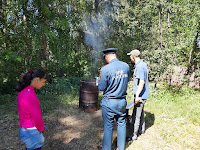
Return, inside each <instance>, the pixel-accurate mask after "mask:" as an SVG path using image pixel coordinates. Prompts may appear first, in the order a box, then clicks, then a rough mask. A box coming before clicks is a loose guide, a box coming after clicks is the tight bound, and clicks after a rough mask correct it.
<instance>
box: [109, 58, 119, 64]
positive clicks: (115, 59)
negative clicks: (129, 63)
mask: <svg viewBox="0 0 200 150" xmlns="http://www.w3.org/2000/svg"><path fill="white" fill-rule="evenodd" d="M115 61H119V60H118V59H117V58H114V59H112V60H111V61H110V63H112V62H115Z"/></svg>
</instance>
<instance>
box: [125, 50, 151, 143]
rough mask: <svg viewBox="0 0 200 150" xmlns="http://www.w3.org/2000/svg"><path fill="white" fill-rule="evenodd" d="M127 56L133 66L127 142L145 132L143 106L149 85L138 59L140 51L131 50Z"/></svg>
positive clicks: (144, 70)
mask: <svg viewBox="0 0 200 150" xmlns="http://www.w3.org/2000/svg"><path fill="white" fill-rule="evenodd" d="M127 55H129V56H130V60H131V62H132V64H133V65H134V76H133V82H134V83H133V84H134V85H133V94H134V103H135V105H134V108H133V114H132V128H131V133H130V136H129V137H128V139H127V141H132V140H137V136H138V134H143V133H144V132H145V119H144V104H145V102H146V100H147V99H148V98H149V83H148V71H147V65H146V63H144V62H143V61H142V60H141V59H140V51H139V50H136V49H135V50H132V51H131V52H130V53H128V54H127Z"/></svg>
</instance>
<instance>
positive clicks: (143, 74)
mask: <svg viewBox="0 0 200 150" xmlns="http://www.w3.org/2000/svg"><path fill="white" fill-rule="evenodd" d="M133 78H134V79H133V82H134V83H133V84H134V85H133V93H134V95H135V94H136V92H137V89H138V85H139V79H142V80H144V82H145V84H144V87H143V90H142V92H141V93H140V95H139V97H142V99H148V98H149V81H148V71H147V65H146V63H144V62H143V61H142V60H139V61H138V62H137V63H136V64H135V69H134V76H133Z"/></svg>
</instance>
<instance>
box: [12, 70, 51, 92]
mask: <svg viewBox="0 0 200 150" xmlns="http://www.w3.org/2000/svg"><path fill="white" fill-rule="evenodd" d="M37 77H39V78H40V79H48V75H47V73H45V72H44V71H43V70H41V69H33V70H29V71H28V72H26V73H25V74H24V75H23V77H22V79H21V80H20V81H19V83H18V85H17V87H16V90H17V91H18V92H21V91H22V90H23V89H24V88H25V87H27V86H29V85H30V84H31V81H32V80H33V79H34V78H37Z"/></svg>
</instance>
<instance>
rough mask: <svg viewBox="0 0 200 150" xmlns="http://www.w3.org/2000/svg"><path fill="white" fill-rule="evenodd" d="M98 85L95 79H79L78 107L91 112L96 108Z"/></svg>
mask: <svg viewBox="0 0 200 150" xmlns="http://www.w3.org/2000/svg"><path fill="white" fill-rule="evenodd" d="M98 95H99V90H98V87H97V86H95V80H81V81H80V95H79V108H81V109H83V110H84V111H88V112H93V111H97V110H98Z"/></svg>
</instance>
